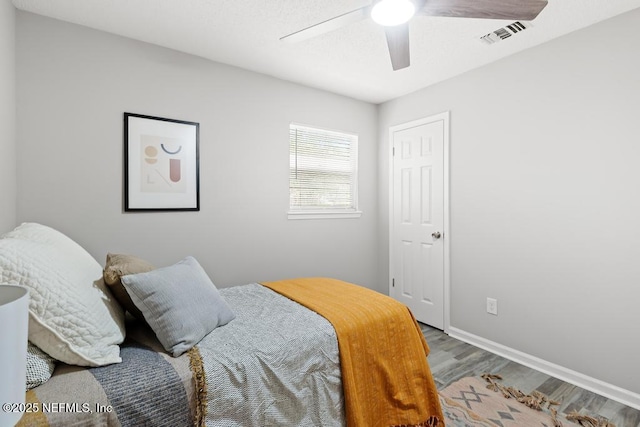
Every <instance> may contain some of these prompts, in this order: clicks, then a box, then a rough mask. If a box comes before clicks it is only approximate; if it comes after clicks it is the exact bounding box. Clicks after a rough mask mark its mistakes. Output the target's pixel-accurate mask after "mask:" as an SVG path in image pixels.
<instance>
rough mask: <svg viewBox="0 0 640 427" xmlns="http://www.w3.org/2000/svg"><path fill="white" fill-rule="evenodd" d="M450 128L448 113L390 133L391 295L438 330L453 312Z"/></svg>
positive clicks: (410, 124)
mask: <svg viewBox="0 0 640 427" xmlns="http://www.w3.org/2000/svg"><path fill="white" fill-rule="evenodd" d="M448 129H449V114H448V113H444V114H439V115H437V116H433V117H429V118H426V119H422V120H417V121H414V122H411V123H406V124H404V125H398V126H394V127H392V128H390V132H389V134H390V140H391V142H392V144H393V163H392V181H393V182H392V187H391V191H392V197H391V203H392V206H391V224H390V227H391V230H390V232H391V240H390V242H391V248H390V252H391V266H390V273H391V284H390V290H389V294H390V295H391V296H392V297H393V298H395V299H397V300H399V301H400V302H402V303H404V304H406V305H407V306H408V307H409V308H410V309H411V311H412V312H413V314H414V316H415V317H416V319H417V320H418V321H420V322H423V323H426V324H428V325H431V326H433V327H436V328H439V329H444V328H445V311H446V312H447V314H448V308H447V310H445V272H446V271H445V266H446V265H448V263H447V257H448V245H447V246H446V248H445V242H446V241H447V239H448V236H447V234H448V233H446V232H445V231H447V232H448V230H445V225H446V224H445V223H448V220H446V214H448V210H447V209H446V205H445V201H446V200H448V197H446V189H447V188H448V185H447V181H446V172H447V170H446V168H445V158H448V154H447V150H448V146H449V144H448V137H449V132H448ZM445 249H447V250H445ZM447 302H448V301H447ZM447 326H448V325H447Z"/></svg>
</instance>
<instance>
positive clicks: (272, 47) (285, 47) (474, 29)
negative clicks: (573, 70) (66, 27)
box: [13, 0, 640, 103]
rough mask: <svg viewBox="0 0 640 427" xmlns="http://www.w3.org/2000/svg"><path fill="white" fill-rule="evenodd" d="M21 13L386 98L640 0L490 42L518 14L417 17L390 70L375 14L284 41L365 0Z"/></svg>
mask: <svg viewBox="0 0 640 427" xmlns="http://www.w3.org/2000/svg"><path fill="white" fill-rule="evenodd" d="M13 4H14V5H15V6H16V7H17V8H18V9H21V10H25V11H28V12H33V13H37V14H40V15H45V16H49V17H52V18H56V19H60V20H63V21H68V22H72V23H76V24H80V25H85V26H87V27H92V28H96V29H99V30H103V31H107V32H110V33H114V34H118V35H121V36H126V37H130V38H133V39H138V40H142V41H145V42H149V43H154V44H157V45H160V46H165V47H168V48H172V49H176V50H179V51H183V52H187V53H190V54H193V55H198V56H201V57H204V58H208V59H211V60H214V61H217V62H221V63H225V64H230V65H234V66H237V67H241V68H245V69H248V70H252V71H256V72H259V73H263V74H268V75H271V76H275V77H278V78H281V79H284V80H289V81H292V82H296V83H301V84H304V85H307V86H311V87H316V88H320V89H324V90H328V91H331V92H335V93H339V94H343V95H346V96H350V97H353V98H356V99H361V100H364V101H368V102H372V103H380V102H384V101H387V100H389V99H393V98H396V97H398V96H401V95H404V94H407V93H410V92H413V91H415V90H418V89H420V88H423V87H425V86H428V85H431V84H434V83H436V82H439V81H442V80H445V79H447V78H450V77H453V76H455V75H458V74H460V73H463V72H465V71H468V70H471V69H473V68H476V67H479V66H482V65H484V64H487V63H489V62H492V61H495V60H497V59H500V58H503V57H505V56H508V55H511V54H514V53H516V52H518V51H521V50H523V49H527V48H529V47H532V46H535V45H537V44H540V43H544V42H546V41H548V40H551V39H553V38H556V37H559V36H561V35H563V34H567V33H569V32H572V31H575V30H578V29H580V28H584V27H586V26H589V25H592V24H594V23H596V22H599V21H602V20H604V19H607V18H610V17H612V16H615V15H618V14H620V13H623V12H627V11H629V10H632V9H635V8H637V7H640V0H549V4H548V6H547V7H546V8H545V9H544V10H543V11H542V12H541V13H540V15H539V16H538V17H537V18H536V19H535V20H534V21H533V22H532V24H533V27H532V28H529V29H527V30H526V31H523V32H521V33H518V34H516V35H515V36H513V37H511V38H509V39H506V40H504V41H501V42H498V43H495V44H493V45H487V44H485V43H482V42H481V41H480V40H479V37H481V36H483V35H485V34H487V33H490V32H492V31H494V30H496V29H498V28H500V27H503V26H504V25H507V24H510V23H511V21H500V20H485V19H465V18H432V17H426V16H416V17H414V18H413V20H412V21H411V23H410V34H411V66H410V67H409V68H407V69H404V70H399V71H392V69H391V64H390V60H389V55H388V52H387V46H386V39H385V36H384V31H383V29H382V28H381V27H379V26H377V25H376V24H374V23H373V22H372V21H371V20H370V19H366V20H363V21H361V22H357V23H354V24H350V25H348V26H347V27H345V28H341V29H338V30H335V31H333V32H330V33H327V34H323V35H320V36H317V37H314V38H311V39H308V40H304V41H300V42H297V43H287V42H283V41H280V40H279V38H280V37H282V36H284V35H286V34H289V33H292V32H294V31H297V30H299V29H301V28H304V27H307V26H310V25H313V24H315V23H318V22H321V21H324V20H326V19H329V18H332V17H334V16H337V15H340V14H342V13H345V12H348V11H351V10H353V9H357V8H359V7H362V6H366V5H368V4H370V1H367V0H266V1H265V0H262V1H258V0H135V1H133V0H13Z"/></svg>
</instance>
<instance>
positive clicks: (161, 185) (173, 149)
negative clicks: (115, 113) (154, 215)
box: [124, 113, 200, 212]
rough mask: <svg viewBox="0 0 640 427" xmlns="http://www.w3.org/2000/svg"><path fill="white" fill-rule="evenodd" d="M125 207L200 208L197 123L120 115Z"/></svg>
mask: <svg viewBox="0 0 640 427" xmlns="http://www.w3.org/2000/svg"><path fill="white" fill-rule="evenodd" d="M124 210H125V212H154V211H199V210H200V124H199V123H196V122H189V121H185V120H175V119H167V118H164V117H155V116H148V115H143V114H134V113H124Z"/></svg>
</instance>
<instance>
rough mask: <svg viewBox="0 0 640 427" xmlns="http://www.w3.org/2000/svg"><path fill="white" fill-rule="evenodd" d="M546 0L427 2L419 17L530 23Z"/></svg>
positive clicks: (441, 0)
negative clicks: (510, 20) (507, 20)
mask: <svg viewBox="0 0 640 427" xmlns="http://www.w3.org/2000/svg"><path fill="white" fill-rule="evenodd" d="M545 6H547V0H427V1H426V2H425V5H424V6H423V7H422V9H420V14H421V15H427V16H445V17H454V18H482V19H513V20H522V21H531V20H533V19H534V18H535V17H536V16H538V14H539V13H540V12H541V11H542V9H544V8H545Z"/></svg>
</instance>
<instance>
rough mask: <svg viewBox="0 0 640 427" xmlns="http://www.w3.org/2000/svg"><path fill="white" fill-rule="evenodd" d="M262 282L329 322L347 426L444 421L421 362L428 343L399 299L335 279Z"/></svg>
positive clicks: (424, 426) (420, 426)
mask: <svg viewBox="0 0 640 427" xmlns="http://www.w3.org/2000/svg"><path fill="white" fill-rule="evenodd" d="M262 285H264V286H266V287H268V288H270V289H273V290H274V291H276V292H278V293H280V294H282V295H284V296H286V297H288V298H290V299H292V300H294V301H296V302H298V303H299V304H301V305H303V306H305V307H307V308H309V309H311V310H313V311H315V312H316V313H318V314H320V315H321V316H323V317H324V318H326V319H327V320H328V321H329V322H331V323H332V324H333V327H334V329H335V330H336V334H337V336H338V348H339V350H340V367H341V371H342V384H343V385H342V387H343V389H344V397H345V405H346V408H345V409H346V418H347V426H348V427H377V426H379V427H390V426H407V427H413V426H416V427H431V426H439V427H443V426H444V418H443V416H442V409H441V408H440V401H439V399H438V392H437V390H436V386H435V383H434V382H433V377H432V376H431V370H430V369H429V364H428V362H427V355H428V354H429V347H428V346H427V342H426V341H425V339H424V335H422V332H421V331H420V327H419V326H418V324H417V322H416V320H415V318H414V317H413V314H411V311H409V309H408V308H407V307H406V306H405V305H404V304H401V303H399V302H398V301H396V300H394V299H392V298H390V297H387V296H385V295H382V294H380V293H378V292H375V291H372V290H370V289H367V288H364V287H361V286H357V285H353V284H351V283H346V282H342V281H339V280H335V279H327V278H304V279H292V280H283V281H278V282H267V283H262Z"/></svg>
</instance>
